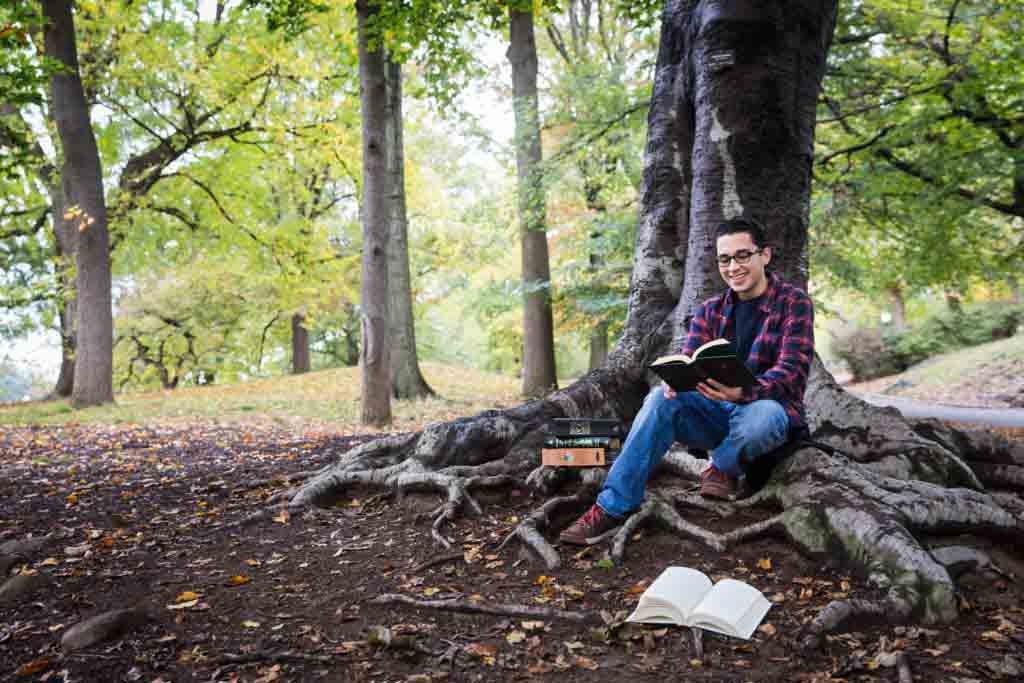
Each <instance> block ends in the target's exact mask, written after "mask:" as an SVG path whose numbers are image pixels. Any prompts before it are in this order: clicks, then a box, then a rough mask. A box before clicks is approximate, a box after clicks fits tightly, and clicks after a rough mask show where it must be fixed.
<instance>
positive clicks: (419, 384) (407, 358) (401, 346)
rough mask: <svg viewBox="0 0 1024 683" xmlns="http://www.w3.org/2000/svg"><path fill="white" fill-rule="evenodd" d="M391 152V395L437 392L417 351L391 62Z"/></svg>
mask: <svg viewBox="0 0 1024 683" xmlns="http://www.w3.org/2000/svg"><path fill="white" fill-rule="evenodd" d="M387 85H388V107H387V123H386V125H387V137H386V143H385V144H386V146H387V156H388V176H389V178H390V188H389V192H388V195H389V196H388V199H389V207H390V209H391V210H390V212H389V213H390V224H391V230H390V234H389V236H388V330H389V332H390V333H391V395H392V396H393V397H395V398H421V397H425V396H433V395H434V391H433V390H432V389H431V388H430V386H429V385H428V384H427V381H426V380H425V379H423V373H422V372H420V364H419V359H418V357H417V355H416V329H415V319H414V316H413V311H412V277H411V276H410V274H409V221H408V219H407V218H406V211H405V147H404V145H405V140H404V138H403V134H402V65H401V64H399V63H398V62H393V61H391V60H390V59H389V60H388V62H387Z"/></svg>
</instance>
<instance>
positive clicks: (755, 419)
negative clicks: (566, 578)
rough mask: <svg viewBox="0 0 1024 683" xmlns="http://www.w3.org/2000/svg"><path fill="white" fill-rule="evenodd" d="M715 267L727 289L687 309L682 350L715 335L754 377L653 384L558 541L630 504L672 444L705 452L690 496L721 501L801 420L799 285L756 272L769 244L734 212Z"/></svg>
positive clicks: (596, 533)
mask: <svg viewBox="0 0 1024 683" xmlns="http://www.w3.org/2000/svg"><path fill="white" fill-rule="evenodd" d="M715 237H716V247H717V251H718V269H719V272H721V274H722V278H723V279H724V280H725V282H726V284H728V285H729V289H728V290H726V291H725V292H724V293H723V294H721V295H719V296H716V297H713V298H711V299H709V300H708V301H706V302H704V304H703V305H702V306H701V307H700V308H699V309H697V312H696V313H695V314H694V316H693V319H692V320H691V321H690V330H689V334H688V336H687V339H686V345H685V347H684V348H683V353H685V354H688V355H689V354H691V353H693V352H694V351H695V350H696V349H697V347H699V346H700V345H701V344H703V343H705V342H708V341H711V340H712V339H716V338H718V337H724V338H726V339H729V340H731V341H732V342H733V343H734V344H735V345H736V347H737V349H738V352H739V355H740V358H744V359H745V360H746V364H747V366H748V367H749V368H750V369H751V370H752V371H753V372H754V374H755V375H756V377H757V384H755V385H754V386H753V387H750V388H747V389H743V388H740V387H728V386H724V385H722V384H720V383H719V382H716V381H715V380H711V379H709V380H708V381H707V382H705V383H702V384H700V385H698V387H697V390H696V391H688V392H684V393H682V394H676V392H675V391H673V390H672V388H671V387H669V386H668V385H667V384H662V385H661V386H660V387H655V388H654V389H652V390H651V392H650V393H649V394H648V395H647V398H646V400H645V401H644V405H643V407H642V408H641V409H640V412H639V413H638V414H637V416H636V419H635V420H634V421H633V427H632V429H630V431H629V436H628V437H627V438H626V443H625V444H624V445H623V448H622V452H621V453H620V454H619V457H618V458H616V460H615V462H614V463H613V464H612V468H611V470H610V471H609V472H608V477H607V479H606V480H605V484H604V488H603V489H602V491H601V493H600V495H598V497H597V503H596V504H595V505H594V506H593V507H592V508H591V509H590V510H589V511H588V512H586V513H585V514H584V515H583V516H582V517H580V518H579V519H578V520H576V522H575V523H574V524H573V525H572V526H570V527H569V528H568V529H566V530H565V531H563V532H562V534H561V536H560V539H561V540H562V542H564V543H571V544H574V545H587V544H590V543H596V542H597V541H599V540H601V539H602V538H604V537H605V536H607V535H608V534H609V533H611V532H612V531H614V530H615V528H616V527H617V526H619V524H621V523H622V521H623V520H624V519H625V518H626V517H628V516H629V515H630V514H632V513H633V512H634V511H635V510H636V509H637V508H639V507H640V505H641V503H643V499H644V488H645V487H646V485H647V479H648V477H649V476H650V474H651V472H652V471H653V470H654V468H655V466H656V465H657V464H658V462H659V461H660V460H661V458H662V457H663V456H664V455H665V453H666V452H667V451H668V449H669V447H670V446H671V445H672V443H673V441H679V442H680V443H682V444H684V445H686V446H688V447H690V448H698V449H702V450H707V451H711V462H710V465H709V466H708V468H707V469H706V470H705V471H704V475H703V478H702V481H701V486H700V493H701V495H702V496H705V497H711V498H725V499H728V498H731V497H732V495H733V493H734V491H735V488H736V482H737V478H738V477H739V476H741V474H742V469H743V465H745V464H747V463H750V462H752V461H753V460H754V459H755V458H757V457H758V456H761V455H764V454H765V453H768V452H769V451H771V450H774V449H775V448H778V447H779V446H781V445H782V444H783V443H785V442H786V441H787V440H788V438H789V435H790V433H791V432H793V431H794V430H796V429H799V428H801V427H803V426H804V425H805V418H804V405H803V401H804V389H805V388H806V386H807V373H808V370H809V368H810V364H811V358H812V356H813V355H814V308H813V305H812V304H811V300H810V299H809V298H808V296H807V294H805V293H804V292H803V291H802V290H800V289H798V288H796V287H794V286H793V285H790V284H788V283H786V282H784V281H782V280H781V279H780V278H779V277H778V276H776V275H773V274H769V273H766V272H765V266H767V265H768V264H769V263H770V262H771V260H772V248H771V247H769V246H768V245H767V243H766V241H765V235H764V229H763V228H762V227H761V226H760V225H759V224H758V223H757V222H756V221H753V220H751V219H744V218H738V219H733V220H730V221H726V222H724V223H722V224H720V225H719V226H718V230H717V231H716V233H715Z"/></svg>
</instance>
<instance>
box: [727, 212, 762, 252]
mask: <svg viewBox="0 0 1024 683" xmlns="http://www.w3.org/2000/svg"><path fill="white" fill-rule="evenodd" d="M738 232H746V233H750V239H751V241H753V243H754V246H756V247H757V248H758V249H764V248H765V247H767V246H768V238H767V237H765V234H764V226H762V225H761V224H760V223H759V222H758V221H757V220H756V219H754V218H730V219H729V220H726V221H722V222H721V223H719V224H718V227H717V228H715V241H718V238H719V237H724V236H725V235H734V234H736V233H738Z"/></svg>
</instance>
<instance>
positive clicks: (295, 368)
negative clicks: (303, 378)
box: [292, 313, 309, 375]
mask: <svg viewBox="0 0 1024 683" xmlns="http://www.w3.org/2000/svg"><path fill="white" fill-rule="evenodd" d="M305 321H306V316H304V315H302V314H301V313H295V314H293V315H292V374H293V375H301V374H302V373H304V372H309V330H307V329H306V327H305V325H304V324H303V323H304V322H305Z"/></svg>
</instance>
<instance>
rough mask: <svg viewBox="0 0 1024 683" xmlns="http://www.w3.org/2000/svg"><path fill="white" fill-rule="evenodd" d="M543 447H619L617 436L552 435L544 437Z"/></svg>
mask: <svg viewBox="0 0 1024 683" xmlns="http://www.w3.org/2000/svg"><path fill="white" fill-rule="evenodd" d="M544 447H545V448H613V449H614V448H621V447H622V439H621V438H619V437H617V436H552V435H550V434H549V435H547V436H546V437H544Z"/></svg>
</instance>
